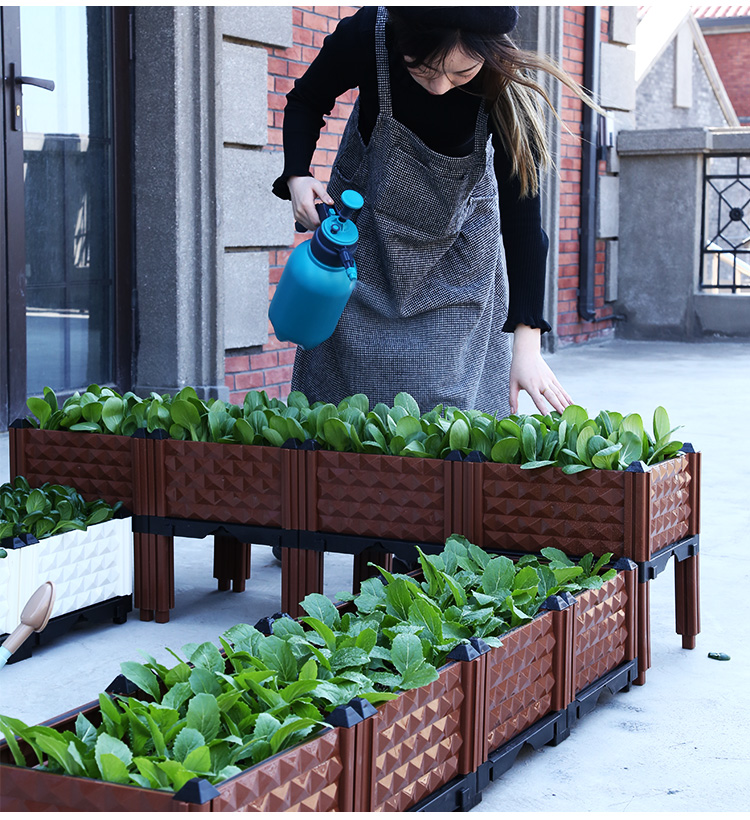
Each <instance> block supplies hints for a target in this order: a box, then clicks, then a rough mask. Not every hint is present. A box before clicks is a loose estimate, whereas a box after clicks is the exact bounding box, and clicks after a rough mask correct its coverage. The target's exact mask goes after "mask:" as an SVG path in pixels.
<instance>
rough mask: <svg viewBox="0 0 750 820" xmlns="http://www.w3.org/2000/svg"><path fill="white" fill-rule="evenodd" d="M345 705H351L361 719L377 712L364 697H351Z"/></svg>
mask: <svg viewBox="0 0 750 820" xmlns="http://www.w3.org/2000/svg"><path fill="white" fill-rule="evenodd" d="M347 705H348V706H351V707H352V709H354V711H355V712H356V713H357V714H358V715H359V716H360V717H361V718H362V720H365V719H367V718H368V717H372V716H373V715H377V713H378V710H377V709H376V708H375V707H374V706H373V704H372V703H370V701H369V700H367V699H366V698H352V699H351V700H350V701H349V703H348V704H347Z"/></svg>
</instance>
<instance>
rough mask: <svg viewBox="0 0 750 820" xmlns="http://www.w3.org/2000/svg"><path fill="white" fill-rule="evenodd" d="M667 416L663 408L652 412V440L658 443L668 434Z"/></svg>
mask: <svg viewBox="0 0 750 820" xmlns="http://www.w3.org/2000/svg"><path fill="white" fill-rule="evenodd" d="M670 432H671V430H670V429H669V415H668V414H667V411H666V410H665V409H664V408H663V407H657V408H656V410H654V439H655V440H656V441H657V442H658V441H661V440H662V439H663V438H666V437H667V436H668V435H669V434H670Z"/></svg>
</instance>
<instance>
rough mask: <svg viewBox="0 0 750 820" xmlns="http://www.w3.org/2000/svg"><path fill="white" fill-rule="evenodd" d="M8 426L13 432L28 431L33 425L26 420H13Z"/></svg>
mask: <svg viewBox="0 0 750 820" xmlns="http://www.w3.org/2000/svg"><path fill="white" fill-rule="evenodd" d="M8 426H9V427H12V428H13V429H14V430H28V429H29V428H30V427H33V426H34V425H33V424H32V423H31V422H30V421H29V420H28V419H14V420H13V421H12V422H11V423H10V424H9V425H8Z"/></svg>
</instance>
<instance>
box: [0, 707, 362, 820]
mask: <svg viewBox="0 0 750 820" xmlns="http://www.w3.org/2000/svg"><path fill="white" fill-rule="evenodd" d="M98 711H99V704H98V702H97V703H91V704H88V705H87V706H84V707H82V708H81V709H80V710H76V711H74V712H71V713H69V714H67V715H63V716H60V717H58V718H54V719H53V720H51V721H48V722H47V723H45V724H44V725H45V726H52V727H54V728H56V729H59V730H61V731H63V730H66V729H72V727H73V725H74V723H75V719H76V717H77V716H78V714H79V713H83V714H84V715H85V716H86V717H88V718H90V719H92V721H93V720H95V719H96V715H97V713H98ZM352 741H353V729H345V728H331V729H329V730H327V731H325V732H324V733H323V734H321V735H319V736H318V737H316V738H313V739H312V740H309V741H307V742H305V743H302V744H300V745H299V746H296V747H294V748H292V749H289V750H287V751H285V752H281V753H279V754H277V755H275V756H273V757H271V758H268V759H267V760H264V761H263V762H262V763H259V764H257V765H256V766H252V767H251V768H249V769H247V770H245V771H244V772H242V773H241V774H239V775H236V776H235V777H232V778H230V779H228V780H225V781H224V782H222V783H220V784H218V785H217V786H212V785H211V784H210V783H209V782H208V781H206V780H201V779H196V780H193V781H190V782H188V783H187V784H186V785H185V786H183V788H182V789H181V790H180V791H179V792H177V793H176V794H174V793H172V792H166V791H159V790H155V789H144V788H140V787H138V786H134V785H132V786H131V785H121V784H117V783H108V782H104V781H101V780H93V779H90V778H84V777H70V776H68V775H61V774H51V773H49V772H44V771H40V770H39V769H34V768H20V767H18V766H15V765H11V764H12V762H13V758H12V756H11V755H10V752H9V750H8V747H7V744H5V743H4V742H3V743H0V783H1V785H0V797H2V806H3V811H6V812H10V811H76V812H79V811H131V812H132V811H141V812H146V811H148V812H173V811H253V812H262V811H273V812H280V811H321V812H322V811H351V810H352V808H351V801H352V797H353V795H352V793H351V789H350V788H349V783H348V778H349V777H350V773H351V772H352V771H353V769H354V767H355V759H354V756H353V753H354V745H353V742H352ZM21 746H22V750H23V752H24V754H25V755H26V756H27V760H28V761H29V762H30V763H31V762H33V760H34V757H33V753H32V751H31V750H30V749H29V748H28V747H27V746H26V744H23V743H21Z"/></svg>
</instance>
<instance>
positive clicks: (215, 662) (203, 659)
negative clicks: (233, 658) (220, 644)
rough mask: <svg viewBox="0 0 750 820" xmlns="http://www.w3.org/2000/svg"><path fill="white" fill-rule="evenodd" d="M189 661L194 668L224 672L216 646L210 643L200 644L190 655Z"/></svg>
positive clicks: (222, 660) (222, 662)
mask: <svg viewBox="0 0 750 820" xmlns="http://www.w3.org/2000/svg"><path fill="white" fill-rule="evenodd" d="M189 660H190V663H192V664H193V665H194V666H200V667H202V668H203V669H209V670H210V671H212V672H223V671H224V664H225V661H224V658H222V656H221V653H220V652H219V650H218V648H217V647H216V645H215V644H213V643H211V642H210V641H206V642H205V643H202V644H201V645H200V646H199V647H198V648H197V649H196V650H195V652H193V653H192V654H191V655H190V658H189Z"/></svg>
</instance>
